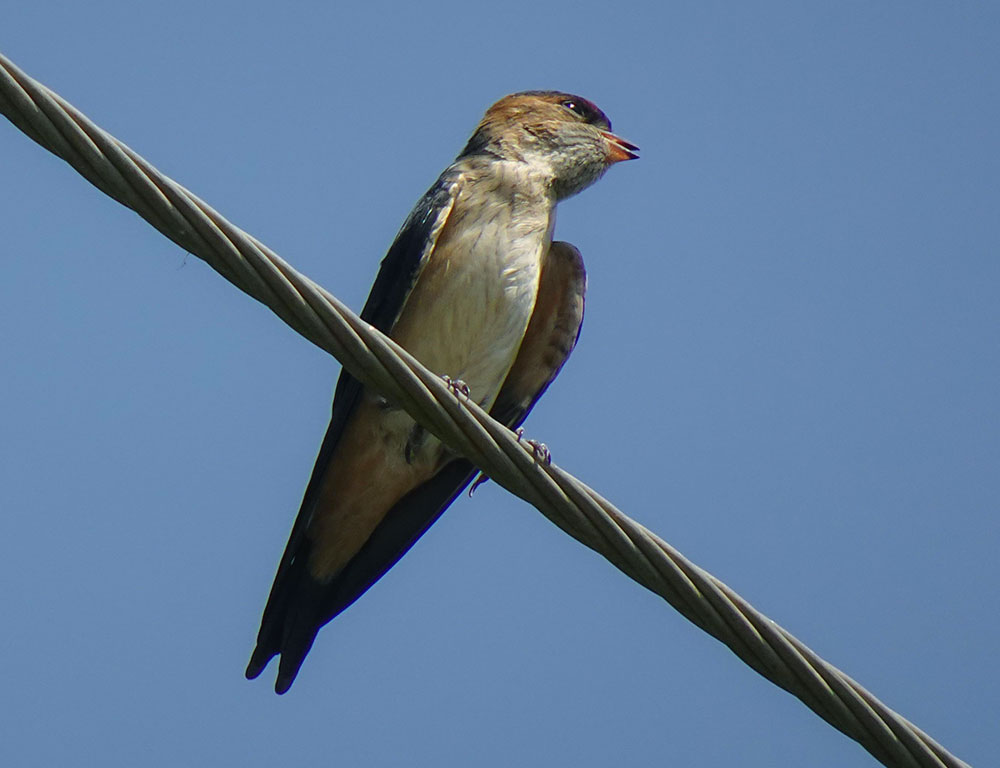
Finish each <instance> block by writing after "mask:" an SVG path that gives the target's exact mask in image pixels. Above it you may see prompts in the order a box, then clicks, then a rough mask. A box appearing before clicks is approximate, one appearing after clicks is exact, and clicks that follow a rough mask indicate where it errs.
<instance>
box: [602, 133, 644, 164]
mask: <svg viewBox="0 0 1000 768" xmlns="http://www.w3.org/2000/svg"><path fill="white" fill-rule="evenodd" d="M601 135H602V136H604V138H605V139H607V140H608V162H610V163H620V162H621V161H622V160H635V159H637V158H638V157H639V155H637V154H636V152H638V151H639V148H638V147H637V146H636V145H635V144H631V143H630V142H627V141H625V139H623V138H622V137H621V136H615V135H614V134H613V133H611V131H601Z"/></svg>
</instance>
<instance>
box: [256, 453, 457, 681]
mask: <svg viewBox="0 0 1000 768" xmlns="http://www.w3.org/2000/svg"><path fill="white" fill-rule="evenodd" d="M473 474H474V473H473V466H472V465H471V464H470V463H469V462H467V461H464V460H459V461H453V462H452V463H450V464H449V465H448V466H446V467H445V468H444V469H442V470H441V472H439V473H438V474H437V475H435V476H434V477H433V478H432V479H430V480H428V481H427V482H426V483H424V484H423V485H422V486H420V487H419V488H416V489H415V490H413V491H412V492H410V493H409V494H407V495H406V496H404V497H403V498H402V499H401V500H400V501H399V502H397V504H396V505H395V506H394V507H393V508H392V509H391V510H390V511H389V513H388V514H387V515H386V516H385V519H384V520H383V521H382V522H381V523H380V524H379V526H378V527H377V528H376V529H375V531H374V533H373V534H372V536H371V538H370V539H369V540H368V541H367V542H365V545H364V546H363V547H362V548H361V550H360V551H359V552H358V554H357V555H355V556H354V558H353V559H352V560H351V561H350V562H349V563H348V564H347V565H346V566H344V568H343V570H342V571H341V572H340V573H339V574H337V576H336V578H334V579H333V580H332V581H331V582H329V583H327V584H323V583H321V582H318V581H316V580H315V579H313V578H312V577H311V576H310V575H309V573H308V570H307V568H306V563H307V562H308V561H309V552H308V538H307V537H305V536H302V537H296V544H297V546H296V551H295V553H294V555H292V554H291V553H290V552H287V551H286V555H285V557H283V558H282V562H281V566H280V567H279V569H278V576H277V577H276V578H275V581H274V586H273V587H272V588H271V594H270V596H269V597H268V600H267V607H266V608H265V609H264V617H263V619H262V621H261V625H260V632H259V633H258V635H257V647H256V648H254V651H253V654H252V655H251V657H250V663H249V664H248V665H247V671H246V676H247V678H248V679H251V680H252V679H253V678H255V677H257V676H258V675H259V674H260V673H261V672H263V671H264V668H265V667H266V666H267V664H268V662H270V660H271V659H273V658H274V657H275V656H277V655H279V654H280V655H281V660H280V662H279V665H278V678H277V681H276V682H275V685H274V690H275V692H276V693H284V692H285V691H287V690H288V689H289V688H290V687H291V685H292V682H293V681H294V680H295V676H296V675H297V674H298V672H299V667H301V666H302V662H303V660H304V659H305V657H306V654H307V653H309V649H310V648H311V647H312V644H313V641H314V640H315V639H316V633H317V632H319V630H320V628H321V627H322V626H323V625H324V624H326V623H327V622H328V621H330V620H331V619H332V618H333V617H334V616H336V615H337V614H339V613H340V612H341V611H343V610H344V609H345V608H347V607H348V606H349V605H351V603H353V602H354V601H355V600H357V599H358V598H359V597H361V595H363V594H364V593H365V592H366V591H367V590H368V588H369V587H371V586H372V584H374V583H375V582H376V581H378V580H379V579H380V578H381V577H382V576H383V575H384V574H385V572H386V571H388V570H389V569H390V568H391V567H392V566H393V565H395V564H396V562H397V561H398V560H399V559H400V558H401V557H402V556H403V555H404V554H406V552H407V551H408V550H409V549H410V547H411V546H413V544H414V543H415V542H416V541H417V539H419V538H420V537H421V536H422V535H423V533H424V532H425V531H426V530H427V529H428V528H429V527H430V526H431V525H432V524H433V523H434V521H435V520H437V519H438V517H439V516H440V515H441V513H442V512H444V510H445V508H446V507H447V506H448V505H449V504H450V503H451V502H452V500H453V499H454V498H455V496H457V495H458V494H459V493H461V491H462V489H463V488H464V487H465V486H466V485H467V484H468V483H469V481H470V480H471V479H472V475H473Z"/></svg>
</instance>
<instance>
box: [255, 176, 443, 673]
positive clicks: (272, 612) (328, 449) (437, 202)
mask: <svg viewBox="0 0 1000 768" xmlns="http://www.w3.org/2000/svg"><path fill="white" fill-rule="evenodd" d="M453 182H454V178H453V174H449V172H448V171H446V172H445V173H444V174H442V176H441V178H439V179H438V181H437V182H436V183H435V185H434V186H433V187H431V188H430V189H429V190H428V191H427V193H426V194H425V195H424V196H423V198H421V200H420V202H418V203H417V205H416V207H415V208H414V209H413V211H412V212H411V213H410V215H409V216H408V217H407V219H406V221H405V222H403V226H402V227H401V228H400V230H399V234H397V235H396V239H395V240H394V241H393V243H392V245H391V246H390V247H389V251H388V252H387V253H386V255H385V258H384V259H382V264H381V266H380V267H379V272H378V276H377V277H376V278H375V283H374V285H373V286H372V290H371V293H370V294H369V295H368V300H367V301H366V302H365V306H364V308H363V309H362V310H361V319H363V320H365V321H366V322H368V323H371V324H372V325H373V326H375V327H376V328H378V329H379V330H380V331H382V332H383V333H388V331H389V329H390V328H391V327H392V325H393V323H394V322H395V321H396V318H397V317H398V316H399V313H400V311H401V310H402V308H403V304H404V302H405V301H406V297H407V296H408V295H409V293H410V290H411V289H412V288H413V284H414V283H415V282H416V280H417V277H418V276H419V274H420V268H421V266H422V264H423V260H424V257H425V256H426V254H427V252H428V251H429V250H430V249H431V248H432V247H433V245H434V235H435V234H436V232H439V231H440V228H441V225H442V223H443V219H445V218H447V215H448V213H449V212H450V210H451V206H452V203H453V194H452V192H453V190H452V187H453ZM362 389H363V387H362V385H361V383H360V382H359V381H358V380H357V379H355V378H354V377H353V376H351V374H349V373H348V372H347V371H345V370H342V371H341V373H340V378H339V379H338V380H337V386H336V389H335V390H334V396H333V412H332V415H331V418H330V425H329V426H328V427H327V430H326V435H325V436H324V438H323V443H322V445H321V446H320V449H319V455H318V456H317V458H316V463H315V465H314V466H313V472H312V476H311V477H310V478H309V483H308V485H307V486H306V491H305V494H304V495H303V498H302V505H301V507H300V508H299V514H298V516H297V517H296V518H295V523H294V525H293V526H292V532H291V534H290V536H289V538H288V544H287V545H286V546H285V551H284V554H283V555H282V557H281V561H280V563H279V564H278V572H277V574H276V575H275V577H274V583H273V585H272V586H271V592H270V595H269V596H268V600H267V605H266V607H265V608H264V615H263V617H262V619H261V625H260V631H259V633H258V635H257V646H256V648H255V649H254V652H253V656H252V658H251V659H250V664H249V665H248V666H247V670H246V675H247V677H248V678H250V679H253V678H255V677H257V675H259V674H260V673H261V671H262V670H263V669H264V667H265V666H267V663H268V661H270V660H271V659H272V658H273V657H274V656H275V655H276V654H278V653H280V652H281V651H282V648H283V646H285V645H286V635H287V634H288V626H287V619H288V613H289V607H290V606H291V605H292V603H293V602H295V603H296V604H299V603H301V601H302V599H301V598H300V597H298V596H297V593H298V592H300V591H301V590H303V589H305V588H306V586H307V584H306V583H307V582H309V581H310V579H309V578H308V577H305V576H304V570H305V569H304V564H305V562H306V560H307V558H308V551H307V549H308V539H307V538H306V536H305V535H304V534H305V531H306V528H307V527H308V524H309V520H310V517H311V515H312V510H313V506H314V504H315V500H316V495H317V494H318V493H319V489H320V486H321V484H322V478H323V472H324V470H325V468H326V466H327V464H328V463H329V461H330V457H331V456H332V455H333V452H334V450H335V449H336V447H337V444H338V443H339V442H340V438H341V435H342V434H343V432H344V427H345V426H346V424H347V422H348V421H349V420H350V417H351V415H352V414H353V413H354V411H355V409H356V408H357V405H358V401H359V399H360V397H361V392H362Z"/></svg>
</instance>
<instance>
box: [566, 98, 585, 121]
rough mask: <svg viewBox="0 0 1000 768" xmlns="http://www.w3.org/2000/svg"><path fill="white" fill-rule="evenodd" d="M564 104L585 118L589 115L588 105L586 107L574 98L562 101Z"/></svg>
mask: <svg viewBox="0 0 1000 768" xmlns="http://www.w3.org/2000/svg"><path fill="white" fill-rule="evenodd" d="M562 105H563V106H564V107H566V109H568V110H569V111H570V112H573V113H575V114H577V115H579V116H580V117H583V118H586V117H587V109H586V107H584V106H583V105H582V104H580V103H579V102H576V101H573V100H572V99H567V100H566V101H564V102H563V103H562Z"/></svg>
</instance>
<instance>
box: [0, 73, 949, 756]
mask: <svg viewBox="0 0 1000 768" xmlns="http://www.w3.org/2000/svg"><path fill="white" fill-rule="evenodd" d="M0 112H3V114H4V115H5V116H6V117H7V118H8V119H9V120H10V121H11V122H12V123H13V124H14V125H15V126H16V127H17V128H18V129H20V130H21V131H22V132H23V133H25V134H26V135H27V136H28V137H29V138H31V139H32V140H33V141H35V142H36V143H38V144H40V145H41V146H42V147H44V148H45V149H47V150H49V151H50V152H52V153H53V154H55V155H57V156H58V157H60V158H62V159H63V160H65V161H66V162H68V163H69V164H70V165H71V166H73V168H75V169H76V170H77V171H78V172H79V173H80V174H81V175H83V176H84V178H86V179H87V180H88V181H89V182H90V183H91V184H93V185H94V186H96V187H97V188H98V189H100V190H101V191H102V192H104V193H105V194H107V195H108V196H110V197H112V198H114V199H115V200H117V201H118V202H120V203H121V204H122V205H125V206H126V207H128V208H131V209H132V210H134V211H135V212H136V213H137V214H139V215H140V216H141V217H142V218H144V219H145V220H146V221H148V222H149V223H150V224H152V225H153V226H154V227H155V228H156V229H157V230H159V231H160V232H161V233H163V234H164V235H165V236H167V237H168V238H170V239H171V240H172V241H174V242H175V243H177V244H178V245H179V246H180V247H181V248H183V249H184V250H186V251H188V252H190V253H192V254H194V255H195V256H197V257H199V258H201V259H203V260H205V261H206V262H207V263H208V264H209V265H210V266H211V267H212V268H213V269H215V270H216V271H217V272H219V273H220V274H221V275H222V276H223V277H224V278H226V279H227V280H228V281H229V282H231V283H232V284H233V285H235V286H236V287H237V288H239V289H240V290H242V291H244V292H245V293H248V294H249V295H250V296H252V297H253V298H255V299H257V300H258V301H260V302H261V303H263V304H264V305H266V306H267V307H268V308H270V309H271V311H273V312H274V313H275V314H276V315H277V316H278V317H280V318H281V319H282V320H283V321H284V322H286V323H287V324H288V325H289V326H291V327H292V328H294V329H295V330H296V331H297V332H298V333H299V334H301V335H302V336H304V337H305V338H307V339H308V340H309V341H311V342H313V343H314V344H316V345H317V346H319V347H320V348H322V349H324V350H325V351H327V352H329V353H330V354H332V355H333V356H334V357H336V358H337V359H338V360H340V362H341V363H342V364H343V365H344V367H345V368H346V369H347V370H348V371H350V373H351V374H352V375H353V376H355V377H356V378H357V379H359V380H360V381H361V382H363V383H364V384H365V385H368V386H371V387H374V388H375V389H377V390H379V391H380V392H382V393H383V394H384V395H385V396H386V397H388V398H390V399H391V400H393V401H394V402H396V403H397V404H399V405H400V406H401V407H403V408H405V409H406V411H407V412H408V413H409V414H410V415H411V416H412V417H413V418H415V419H416V420H417V421H418V422H420V424H421V425H423V426H424V427H426V428H427V429H428V430H430V431H431V432H432V433H434V434H435V435H436V436H437V437H439V438H440V439H441V440H443V441H444V442H445V443H446V444H447V445H448V446H449V447H450V448H451V449H453V450H454V451H456V452H457V453H460V454H462V455H464V456H466V457H467V458H469V459H470V460H471V461H472V462H473V463H475V464H476V465H477V466H478V467H480V468H481V469H482V470H483V471H484V472H485V473H486V474H487V475H488V476H489V477H490V478H491V479H493V480H494V481H495V482H496V483H498V484H499V485H501V486H502V487H504V488H506V489H507V490H508V491H510V492H511V493H513V494H515V495H516V496H519V497H520V498H522V499H524V500H525V501H527V502H528V503H530V504H532V505H533V506H535V507H536V508H537V509H538V510H539V511H540V512H542V514H544V515H545V516H546V517H547V518H549V520H551V521H552V522H553V523H555V524H556V525H557V526H559V527H560V528H561V529H562V530H564V531H565V532H566V533H568V534H569V535H570V536H572V537H573V538H574V539H576V540H577V541H579V542H581V543H582V544H584V545H585V546H587V547H589V548H591V549H593V550H595V551H596V552H598V553H599V554H601V555H603V556H604V557H605V558H606V559H608V560H609V561H610V562H611V563H612V564H613V565H614V566H615V567H617V568H618V569H619V570H621V571H622V572H624V573H625V574H626V575H628V576H629V577H630V578H632V579H634V580H635V581H637V582H638V583H639V584H641V585H643V586H644V587H646V588H647V589H649V590H651V591H652V592H655V593H656V594H658V595H660V596H661V597H663V598H664V599H665V600H666V601H667V602H668V603H670V604H671V605H672V606H673V607H674V608H675V609H676V610H677V611H679V612H680V613H681V614H682V615H683V616H684V617H685V618H687V619H688V620H689V621H691V622H693V623H694V624H695V625H696V626H698V627H699V628H700V629H702V630H704V631H705V632H707V633H709V634H711V635H712V636H713V637H715V638H716V639H718V640H719V641H720V642H722V643H724V644H725V645H726V646H728V647H729V648H730V649H731V650H732V651H733V652H734V653H735V654H736V655H737V656H738V657H739V658H740V659H742V660H743V661H744V662H745V663H746V664H748V665H749V666H750V667H751V668H752V669H754V670H755V671H756V672H758V673H759V674H761V675H762V676H764V677H765V678H767V679H768V680H770V681H771V682H773V683H774V684H775V685H778V686H780V687H781V688H783V689H785V690H786V691H788V692H789V693H792V694H793V695H795V696H797V697H798V698H799V699H801V700H802V701H803V702H804V703H805V704H806V705H807V706H808V707H809V708H810V709H812V710H813V711H814V712H816V714H818V715H819V716H820V717H822V718H823V719H824V720H826V721H827V722H828V723H830V724H831V725H832V726H833V727H835V728H837V729H838V730H840V731H842V732H843V733H845V734H846V735H847V736H849V737H851V738H852V739H854V740H856V741H857V742H858V743H860V744H861V745H862V746H863V747H864V748H865V749H866V750H868V752H870V753H871V754H872V755H873V756H874V757H875V758H876V759H877V760H878V761H880V762H881V763H883V764H884V765H887V766H907V768H910V767H919V768H940V767H941V766H949V767H954V768H957V767H959V766H966V765H967V764H966V763H964V762H963V761H961V760H960V759H958V758H957V757H955V756H954V755H952V754H951V753H949V752H948V751H947V750H946V749H945V748H944V747H942V746H941V745H940V744H938V743H937V742H936V741H934V739H932V738H931V737H930V736H928V735H927V734H926V733H924V732H923V731H921V730H920V729H919V728H917V727H916V726H915V725H913V724H912V723H910V722H909V721H907V720H906V719H905V718H903V717H901V716H900V715H899V714H897V713H896V712H894V711H893V710H892V709H890V708H889V707H887V706H886V705H885V704H883V703H882V702H881V701H879V700H878V699H877V698H876V697H875V696H873V695H872V694H871V693H870V692H868V691H867V690H865V689H864V688H863V687H862V686H861V685H859V684H858V683H857V682H855V681H854V680H852V679H851V678H850V677H848V676H847V675H845V674H844V673H843V672H841V671H840V670H838V669H837V668H836V667H833V666H832V665H830V664H828V663H827V662H826V661H824V660H823V659H822V658H820V657H819V656H818V655H817V654H816V653H814V652H813V651H812V650H810V649H809V648H808V647H807V646H805V645H804V644H803V643H802V642H801V641H799V640H798V639H796V638H795V637H794V636H792V635H791V634H790V633H789V632H787V631H786V630H785V629H783V628H782V627H780V626H779V625H777V624H776V623H775V622H773V621H771V620H770V619H769V618H767V617H766V616H764V615H763V614H761V613H760V612H758V611H757V610H755V609H754V608H753V607H752V606H751V605H750V604H749V603H747V602H746V600H744V599H743V598H741V597H740V596H739V595H738V594H736V593H735V592H734V591H733V590H732V589H730V588H729V587H728V586H726V585H725V584H723V583H722V582H721V581H719V580H718V579H716V578H715V577H714V576H712V575H711V574H709V573H708V572H706V571H704V570H703V569H701V568H699V567H698V566H697V565H695V564H694V563H692V562H691V561H689V560H688V559H686V558H685V557H684V556H683V555H681V554H680V553H679V552H678V551H677V550H675V549H674V548H673V547H671V546H670V545H669V544H667V543H666V542H665V541H663V540H662V539H660V538H659V537H658V536H656V535H655V534H654V533H652V532H650V531H649V530H647V529H646V528H645V527H643V526H642V525H640V524H639V523H637V522H635V521H634V520H631V519H630V518H629V517H627V516H626V515H624V514H623V513H622V512H621V511H619V510H618V509H617V508H615V507H614V505H612V504H611V503H610V502H609V501H607V500H606V499H604V498H603V497H602V496H600V495H599V494H598V493H596V492H595V491H593V490H592V489H590V488H589V487H587V486H586V485H585V484H583V483H582V482H580V481H579V480H577V479H576V478H574V477H573V476H571V475H569V474H568V473H566V472H564V471H563V470H561V469H559V468H558V467H556V466H555V465H545V464H542V463H540V462H538V461H536V460H535V457H534V455H533V454H532V453H531V451H529V450H526V448H525V446H524V445H522V444H521V443H520V442H519V441H518V439H517V438H516V437H515V436H514V435H513V433H511V432H510V430H508V429H507V428H506V427H504V426H502V425H501V424H499V423H497V422H496V421H494V420H493V419H492V418H490V416H489V415H488V414H486V413H485V412H484V411H483V410H482V409H481V408H479V407H478V406H477V405H476V404H475V403H473V402H468V401H465V400H462V399H460V398H458V397H456V396H455V394H454V393H453V392H452V391H451V390H449V389H448V387H447V386H446V385H445V383H444V382H443V381H442V380H441V378H440V377H438V376H437V375H435V374H434V373H432V372H430V371H428V370H427V369H426V368H424V367H423V366H422V365H421V364H420V363H419V362H418V361H417V360H416V359H414V358H413V357H412V356H411V355H409V354H408V353H407V352H406V351H405V350H403V349H402V348H401V347H399V346H398V345H397V344H395V343H394V342H393V341H392V340H391V339H389V338H387V337H386V336H384V335H383V334H381V333H379V332H378V331H377V330H375V329H374V328H372V327H371V326H369V325H368V324H367V323H365V322H364V321H362V320H361V319H360V318H359V317H358V316H357V315H355V314H354V313H353V312H351V310H350V309H348V308H347V307H346V306H344V305H343V304H342V303H341V302H340V301H339V300H338V299H336V298H335V297H334V296H333V295H331V294H330V293H328V292H327V291H325V290H324V289H323V288H321V287H320V286H318V285H317V284H315V283H313V282H312V281H311V280H309V279H308V278H307V277H305V276H303V275H301V274H299V273H298V272H297V271H295V270H294V269H293V268H292V267H291V266H290V265H289V264H287V263H286V262H285V261H283V260H282V259H281V258H280V257H279V256H278V255H277V254H276V253H274V252H273V251H271V250H270V249H269V248H268V247H267V246H266V245H264V244H263V243H261V242H259V241H258V240H256V239H255V238H253V237H252V236H250V235H248V234H247V233H245V232H243V231H242V230H241V229H239V228H238V227H236V226H234V225H233V224H231V223H230V222H229V221H227V220H226V219H225V218H224V217H223V216H222V215H220V214H219V213H218V212H216V211H215V210H214V209H212V208H211V207H210V206H209V205H207V204H206V203H205V202H203V201H202V200H200V199H199V198H198V197H196V196H195V195H193V194H192V193H191V192H189V191H188V190H186V189H184V188H183V187H182V186H180V185H179V184H177V183H176V182H174V181H173V180H171V179H169V178H168V177H166V176H164V175H163V174H162V173H160V172H159V171H157V170H156V168H154V167H153V166H152V165H151V164H150V163H149V162H147V161H146V160H145V159H143V158H142V157H141V156H139V155H138V154H136V153H135V152H134V151H133V150H131V149H130V148H129V147H127V146H126V145H124V144H122V143H121V142H119V141H118V140H117V139H115V138H114V137H113V136H111V135H110V134H108V133H106V132H105V131H103V130H102V129H101V128H99V127H98V126H97V125H95V124H94V123H93V122H91V121H90V120H89V119H88V118H87V117H86V116H85V115H83V114H82V113H81V112H80V111H79V110H77V109H76V108H74V107H73V106H72V105H71V104H69V103H68V102H66V101H65V100H64V99H62V98H61V97H60V96H58V95H57V94H55V93H54V92H52V91H51V90H49V89H48V88H46V87H45V86H43V85H42V84H40V83H38V82H37V81H35V80H33V79H32V78H31V77H29V76H28V75H26V74H25V73H24V72H22V71H21V70H20V69H18V68H17V67H16V66H15V65H14V64H13V63H12V62H11V61H10V60H8V59H7V58H6V57H4V56H3V55H2V54H0Z"/></svg>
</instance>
